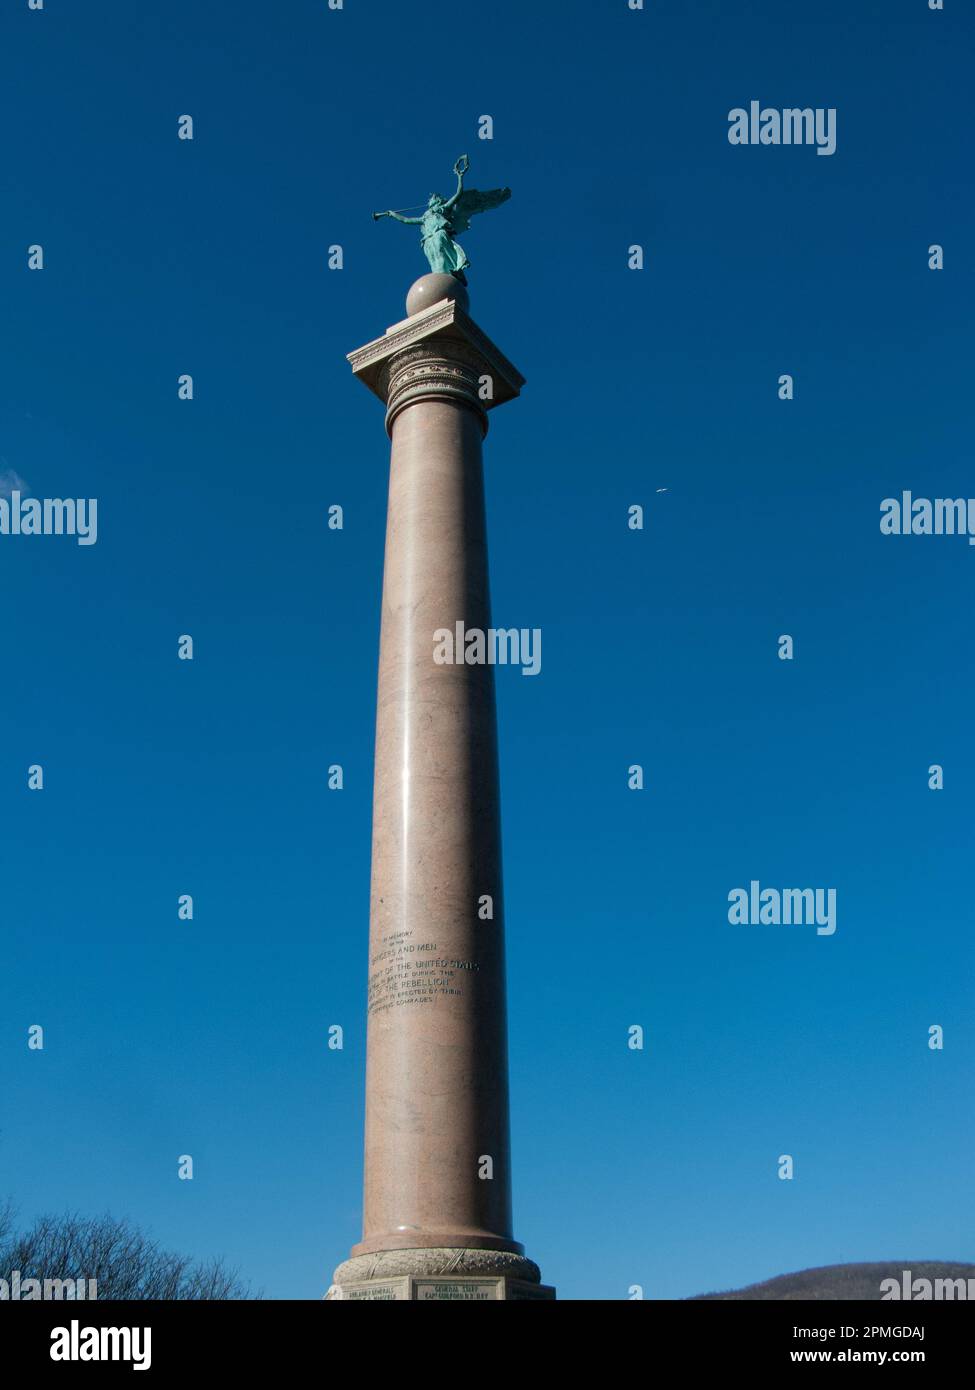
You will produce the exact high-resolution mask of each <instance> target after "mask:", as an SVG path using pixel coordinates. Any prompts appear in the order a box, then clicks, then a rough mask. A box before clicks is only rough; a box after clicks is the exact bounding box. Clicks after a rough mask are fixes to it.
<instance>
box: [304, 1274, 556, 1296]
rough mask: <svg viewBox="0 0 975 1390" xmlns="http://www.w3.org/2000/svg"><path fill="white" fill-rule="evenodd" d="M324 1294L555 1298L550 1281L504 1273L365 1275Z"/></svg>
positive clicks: (335, 1285) (334, 1286)
mask: <svg viewBox="0 0 975 1390" xmlns="http://www.w3.org/2000/svg"><path fill="white" fill-rule="evenodd" d="M325 1297H326V1299H341V1298H365V1299H382V1300H383V1301H386V1302H388V1301H390V1300H395V1299H410V1300H413V1299H416V1300H421V1301H422V1300H427V1299H434V1300H436V1301H437V1302H444V1303H460V1302H471V1303H486V1302H492V1301H494V1300H499V1299H521V1298H554V1297H555V1290H554V1289H553V1288H552V1286H551V1285H550V1284H534V1283H531V1282H530V1281H529V1280H527V1279H509V1278H508V1277H507V1275H504V1274H500V1275H495V1276H491V1275H485V1274H472V1275H468V1276H465V1275H463V1274H453V1275H443V1274H440V1275H434V1276H431V1277H421V1276H417V1275H415V1274H400V1275H398V1276H395V1277H393V1278H391V1279H364V1280H362V1281H361V1282H360V1283H354V1284H353V1283H350V1284H333V1285H332V1287H331V1288H330V1289H329V1291H328V1293H327V1294H326V1295H325Z"/></svg>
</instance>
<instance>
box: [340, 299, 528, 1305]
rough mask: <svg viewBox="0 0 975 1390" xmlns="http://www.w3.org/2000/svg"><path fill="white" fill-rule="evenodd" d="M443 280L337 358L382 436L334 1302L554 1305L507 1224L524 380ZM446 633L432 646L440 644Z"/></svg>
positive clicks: (509, 1172)
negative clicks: (358, 1039) (516, 536)
mask: <svg viewBox="0 0 975 1390" xmlns="http://www.w3.org/2000/svg"><path fill="white" fill-rule="evenodd" d="M467 307H468V300H467V291H466V289H465V287H464V285H463V284H462V283H461V282H460V280H459V279H458V278H456V277H455V276H454V275H450V274H436V273H434V274H430V275H425V276H423V277H422V279H420V280H418V281H417V282H416V284H415V285H414V286H413V288H412V289H411V291H410V294H409V297H408V299H407V313H408V317H407V318H406V319H404V320H403V321H402V322H400V323H396V324H394V325H393V326H392V327H391V328H389V329H387V331H386V333H385V334H384V336H383V337H382V338H379V339H377V340H376V341H375V342H372V343H368V344H367V345H366V346H365V347H362V348H359V349H358V351H356V352H353V353H351V354H350V356H349V361H350V362H351V364H352V369H353V371H354V372H355V374H356V376H358V377H359V378H360V380H362V381H363V382H365V384H366V385H367V386H368V387H369V388H370V389H371V390H372V391H373V392H374V393H375V394H376V395H377V396H378V397H379V398H380V399H381V400H382V401H383V403H384V404H385V406H386V428H387V431H388V432H389V435H390V438H391V440H392V449H391V459H390V479H389V511H388V517H387V529H386V557H385V570H384V578H383V601H382V632H381V638H380V656H379V693H378V705H377V720H376V769H375V792H374V801H373V841H372V894H371V909H370V940H369V1002H368V1009H369V1020H368V1059H367V1068H366V1136H365V1201H364V1215H363V1236H362V1241H361V1242H360V1244H358V1245H356V1246H355V1247H353V1250H352V1257H351V1259H349V1260H347V1261H345V1263H344V1264H342V1265H340V1266H339V1268H338V1269H337V1270H336V1271H335V1275H334V1283H333V1285H332V1288H331V1289H330V1291H329V1297H333V1298H363V1299H397V1298H404V1299H451V1300H455V1299H477V1300H481V1299H496V1298H552V1297H554V1290H553V1289H551V1288H548V1287H546V1286H544V1285H542V1284H541V1283H540V1282H539V1279H540V1276H539V1271H538V1267H537V1266H536V1265H535V1264H533V1263H532V1262H531V1261H530V1260H528V1259H526V1258H525V1256H524V1251H523V1248H522V1246H520V1245H519V1244H518V1243H517V1241H515V1239H514V1238H513V1234H512V1226H511V1171H510V1151H509V1141H508V1063H507V1029H506V1009H505V966H504V915H503V908H502V888H501V844H500V813H499V793H498V758H497V740H496V727H495V705H494V671H493V667H492V666H491V665H490V664H473V665H468V664H466V663H465V661H464V655H465V648H464V642H463V640H462V636H461V634H463V633H466V632H468V631H470V630H471V629H479V630H480V631H481V632H484V633H486V632H487V631H488V629H489V628H490V626H491V614H490V597H489V586H488V557H487V533H486V525H485V515H484V483H483V476H482V463H481V441H482V439H483V437H484V435H485V434H486V432H487V423H488V416H487V412H488V411H490V410H491V409H493V408H494V407H496V406H498V405H501V404H503V403H504V402H505V401H509V400H512V399H513V398H514V397H516V396H517V395H518V394H519V391H520V389H521V387H522V385H523V383H524V379H523V377H522V376H521V374H520V373H519V372H518V371H517V370H516V369H515V368H514V367H513V366H512V365H511V363H510V362H509V361H508V360H507V359H506V358H505V357H504V356H503V355H502V353H501V352H500V351H499V350H498V349H497V348H496V347H495V346H494V344H493V343H492V342H491V341H490V339H489V338H487V337H486V336H485V334H484V333H482V331H481V330H480V329H479V328H478V327H477V325H476V324H475V323H474V321H473V320H472V319H471V318H470V316H469V315H468V313H467ZM448 634H449V641H447V640H445V639H446V637H447V635H448Z"/></svg>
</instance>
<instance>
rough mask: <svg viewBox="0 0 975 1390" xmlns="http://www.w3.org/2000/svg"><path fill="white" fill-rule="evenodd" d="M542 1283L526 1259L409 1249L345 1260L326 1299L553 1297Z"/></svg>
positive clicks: (487, 1253) (478, 1300)
mask: <svg viewBox="0 0 975 1390" xmlns="http://www.w3.org/2000/svg"><path fill="white" fill-rule="evenodd" d="M540 1280H541V1272H540V1270H539V1268H538V1265H537V1264H535V1263H533V1261H531V1260H528V1259H526V1258H525V1257H524V1255H513V1254H510V1253H508V1252H506V1251H504V1250H472V1249H454V1248H451V1247H447V1246H426V1247H424V1248H417V1247H413V1248H412V1249H409V1250H383V1251H379V1252H377V1253H376V1254H372V1255H355V1256H353V1258H352V1259H351V1260H346V1261H344V1263H343V1264H340V1265H339V1267H338V1269H336V1271H335V1273H334V1275H333V1276H332V1286H331V1288H330V1289H329V1291H328V1293H327V1294H326V1295H325V1297H326V1299H329V1300H331V1299H345V1298H351V1299H378V1300H383V1301H390V1300H397V1299H405V1300H410V1301H412V1300H417V1301H419V1300H430V1299H433V1300H437V1301H443V1302H451V1303H453V1302H473V1303H482V1302H491V1301H495V1300H508V1299H526V1298H554V1297H555V1290H554V1289H553V1288H552V1287H551V1285H549V1284H542V1283H541V1282H540Z"/></svg>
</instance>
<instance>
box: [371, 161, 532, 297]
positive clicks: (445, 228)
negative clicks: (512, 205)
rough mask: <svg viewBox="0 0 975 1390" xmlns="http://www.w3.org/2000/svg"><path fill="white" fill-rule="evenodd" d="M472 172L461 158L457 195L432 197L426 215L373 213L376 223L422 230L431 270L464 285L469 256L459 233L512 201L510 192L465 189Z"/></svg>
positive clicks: (498, 189)
mask: <svg viewBox="0 0 975 1390" xmlns="http://www.w3.org/2000/svg"><path fill="white" fill-rule="evenodd" d="M469 168H470V160H469V159H468V158H467V155H466V154H462V155H461V157H460V159H458V161H457V163H456V164H455V165H454V173H455V174H456V175H457V192H456V193H455V194H454V196H453V197H452V198H443V197H441V195H440V194H439V193H431V194H430V198H429V201H428V202H427V206H426V211H425V212H424V213H423V215H422V216H421V217H404V216H403V213H402V212H394V211H393V210H392V209H390V210H389V211H388V212H374V213H373V214H372V215H373V219H375V218H378V217H393V218H395V219H396V221H397V222H405V223H406V224H407V225H409V226H413V227H420V228H421V229H422V230H421V232H420V238H421V242H422V245H423V250H424V253H425V255H426V258H427V260H428V261H429V262H430V269H431V270H433V271H437V272H438V273H439V274H441V275H454V276H456V277H457V279H458V280H460V281H461V283H462V284H465V285H466V284H467V278H466V276H465V275H464V271H465V270H466V269H467V267H468V266H469V265H470V261H469V260H468V259H467V252H466V251H465V250H464V248H463V247H462V246H461V245H460V244H459V243H458V242H456V241H455V240H454V237H455V236H457V234H458V233H459V232H466V231H467V229H468V227H469V226H470V225H471V223H470V219H471V218H472V217H473V216H474V214H475V213H478V212H489V211H490V210H491V208H496V207H500V205H501V204H502V203H506V202H507V201H508V199H509V198H510V197H511V189H510V188H492V189H490V190H489V191H488V192H487V193H479V192H478V191H477V189H475V188H469V189H467V190H465V188H464V175H465V174H466V173H467V170H468V169H469Z"/></svg>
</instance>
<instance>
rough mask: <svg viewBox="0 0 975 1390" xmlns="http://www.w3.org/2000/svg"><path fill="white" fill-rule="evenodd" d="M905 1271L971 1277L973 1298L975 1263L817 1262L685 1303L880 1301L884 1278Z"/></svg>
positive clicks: (926, 1275) (900, 1278)
mask: <svg viewBox="0 0 975 1390" xmlns="http://www.w3.org/2000/svg"><path fill="white" fill-rule="evenodd" d="M905 1270H910V1274H911V1278H912V1279H930V1280H931V1281H932V1283H933V1282H934V1280H935V1279H965V1280H971V1281H972V1282H971V1285H970V1287H969V1288H967V1289H966V1292H968V1294H969V1296H970V1297H972V1298H975V1264H949V1263H948V1262H942V1261H940V1260H885V1261H884V1262H883V1263H882V1264H850V1265H821V1266H820V1267H819V1268H818V1269H803V1270H800V1271H799V1273H798V1274H780V1275H779V1276H778V1278H776V1279H766V1280H765V1282H764V1283H762V1284H749V1285H748V1286H747V1288H744V1289H733V1290H731V1291H730V1292H728V1293H701V1294H697V1295H696V1297H695V1298H693V1299H690V1300H688V1301H689V1302H703V1301H705V1300H708V1299H776V1300H780V1301H783V1302H784V1301H787V1300H789V1299H795V1300H799V1299H803V1300H808V1299H826V1300H830V1301H833V1300H844V1301H845V1300H852V1299H866V1300H868V1301H872V1302H880V1301H882V1298H883V1295H882V1293H881V1289H880V1285H881V1281H882V1280H884V1279H896V1280H897V1283H898V1287H900V1286H901V1284H902V1281H903V1275H904V1271H905Z"/></svg>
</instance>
